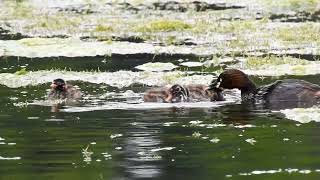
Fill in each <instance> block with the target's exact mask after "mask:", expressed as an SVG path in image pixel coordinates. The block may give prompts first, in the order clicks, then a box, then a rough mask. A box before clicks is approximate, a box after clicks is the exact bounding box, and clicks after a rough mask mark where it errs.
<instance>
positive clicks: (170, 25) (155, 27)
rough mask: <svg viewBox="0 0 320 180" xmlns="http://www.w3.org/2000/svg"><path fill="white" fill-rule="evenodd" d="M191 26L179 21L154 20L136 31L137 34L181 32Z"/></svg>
mask: <svg viewBox="0 0 320 180" xmlns="http://www.w3.org/2000/svg"><path fill="white" fill-rule="evenodd" d="M191 27H192V26H191V25H190V24H187V23H185V22H183V21H181V20H155V21H152V22H150V23H148V24H145V25H143V26H140V27H138V28H137V29H136V31H138V32H161V31H165V32H168V31H182V30H186V29H190V28H191Z"/></svg>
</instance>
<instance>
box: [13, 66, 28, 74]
mask: <svg viewBox="0 0 320 180" xmlns="http://www.w3.org/2000/svg"><path fill="white" fill-rule="evenodd" d="M27 73H28V71H27V70H26V68H22V69H20V70H19V71H16V72H15V73H14V74H16V75H26V74H27Z"/></svg>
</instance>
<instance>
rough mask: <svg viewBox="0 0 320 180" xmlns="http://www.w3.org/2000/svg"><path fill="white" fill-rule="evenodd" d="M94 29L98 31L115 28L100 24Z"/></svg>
mask: <svg viewBox="0 0 320 180" xmlns="http://www.w3.org/2000/svg"><path fill="white" fill-rule="evenodd" d="M94 31H96V32H110V31H113V28H112V27H111V26H107V25H102V24H99V25H98V26H96V28H95V29H94Z"/></svg>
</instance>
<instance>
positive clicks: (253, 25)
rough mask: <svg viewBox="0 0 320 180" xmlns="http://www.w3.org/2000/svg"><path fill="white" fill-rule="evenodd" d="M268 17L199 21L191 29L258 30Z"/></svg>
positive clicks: (212, 30)
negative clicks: (260, 18)
mask: <svg viewBox="0 0 320 180" xmlns="http://www.w3.org/2000/svg"><path fill="white" fill-rule="evenodd" d="M267 22H268V19H262V20H233V21H225V22H217V21H207V20H202V21H198V22H197V23H196V24H195V25H194V27H193V28H192V29H191V31H192V32H194V33H205V32H216V33H238V34H241V33H244V32H248V31H249V32H256V31H257V30H258V29H259V28H261V27H262V25H263V24H266V23H267Z"/></svg>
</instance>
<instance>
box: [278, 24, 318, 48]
mask: <svg viewBox="0 0 320 180" xmlns="http://www.w3.org/2000/svg"><path fill="white" fill-rule="evenodd" d="M275 36H276V37H277V38H278V39H281V40H282V41H287V42H290V43H292V42H295V43H298V44H299V43H301V42H317V43H320V25H318V24H315V23H305V24H303V25H301V26H298V27H282V28H280V29H279V30H278V31H276V32H275Z"/></svg>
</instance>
